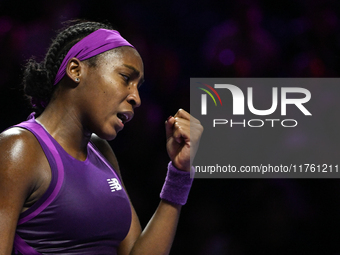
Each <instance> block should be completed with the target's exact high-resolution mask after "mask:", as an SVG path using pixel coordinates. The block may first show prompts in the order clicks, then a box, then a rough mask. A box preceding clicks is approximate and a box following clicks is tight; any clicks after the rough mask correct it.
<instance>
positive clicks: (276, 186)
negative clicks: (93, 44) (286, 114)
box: [0, 0, 340, 255]
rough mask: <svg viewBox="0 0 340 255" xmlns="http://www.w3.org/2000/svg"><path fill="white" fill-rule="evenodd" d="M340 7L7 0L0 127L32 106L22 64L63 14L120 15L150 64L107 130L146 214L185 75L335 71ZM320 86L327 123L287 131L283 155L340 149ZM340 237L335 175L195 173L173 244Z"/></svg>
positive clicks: (291, 244)
mask: <svg viewBox="0 0 340 255" xmlns="http://www.w3.org/2000/svg"><path fill="white" fill-rule="evenodd" d="M339 15H340V2H339V1H337V0H276V1H270V0H262V1H251V0H240V1H230V0H229V1H215V0H211V1H203V0H195V1H194V0H181V1H179V0H173V1H156V0H149V1H130V0H125V1H109V0H97V1H88V0H87V1H86V0H83V1H80V0H58V1H42V0H35V1H24V0H8V1H7V0H0V48H1V54H0V58H1V61H0V107H1V111H0V114H1V121H0V129H1V130H3V129H5V128H6V127H8V126H11V125H14V124H16V123H19V122H21V121H23V120H25V119H26V117H27V116H28V115H29V113H30V112H31V109H30V106H29V104H28V102H26V101H25V99H24V97H23V92H22V89H21V85H20V84H21V78H22V69H23V66H24V64H25V63H26V61H27V59H28V58H30V57H31V56H35V57H36V58H37V59H38V60H42V59H43V56H44V54H45V53H46V50H47V48H48V47H49V44H50V43H51V38H53V37H54V36H55V35H56V31H57V30H58V29H60V28H61V27H62V26H63V25H62V22H64V21H67V20H70V19H79V18H81V19H87V20H94V21H105V22H110V23H111V24H113V26H114V27H116V28H117V29H118V30H119V31H120V33H121V34H122V35H123V36H124V37H125V38H126V39H127V40H128V41H130V42H131V43H132V44H133V45H134V46H135V47H136V48H137V50H138V51H139V52H140V54H141V56H142V58H143V60H144V65H145V79H146V82H145V83H144V85H143V86H142V87H141V89H140V94H141V98H142V106H141V107H140V108H138V109H137V110H136V114H135V118H134V119H133V121H131V122H130V123H129V124H128V125H126V127H125V128H124V130H123V131H122V132H120V133H119V135H118V137H117V138H116V139H115V140H114V141H112V142H110V144H111V145H112V147H113V149H114V151H115V153H116V155H117V157H118V160H119V162H120V167H121V171H122V175H123V178H124V182H125V185H126V187H127V189H128V192H129V195H130V197H131V200H132V202H133V204H134V206H135V208H136V211H137V213H138V215H139V217H140V220H141V223H142V225H143V226H145V225H146V223H147V222H148V220H149V219H150V217H151V216H152V214H153V212H154V210H155V209H156V207H157V205H158V203H159V192H160V190H161V187H162V185H163V180H164V178H165V174H166V165H167V163H168V160H169V159H168V156H167V153H166V149H165V130H164V121H165V120H166V119H167V117H168V116H169V115H174V114H175V113H176V111H177V110H178V109H179V108H184V109H187V110H189V104H190V102H189V99H190V98H189V82H190V77H338V76H339V74H340V33H339V32H340V20H339V17H340V16H339ZM322 92H323V91H320V93H322ZM323 98H324V101H325V102H327V104H325V105H324V106H323V108H322V109H320V110H322V111H323V112H324V116H325V119H324V120H323V122H322V125H323V126H327V129H326V130H327V133H322V134H321V133H320V130H318V129H313V130H310V132H311V134H310V135H313V136H320V139H319V140H320V144H313V145H310V144H308V140H307V139H305V136H304V134H303V133H299V132H298V130H297V132H291V133H286V134H284V135H282V137H281V142H282V143H284V147H283V148H284V149H283V150H282V152H281V153H282V154H281V155H282V157H283V158H285V156H286V159H288V160H289V159H290V157H298V155H299V153H303V152H304V151H305V150H307V149H308V151H312V152H313V153H318V152H322V153H323V154H324V155H325V156H326V155H327V154H329V153H330V154H332V155H339V154H338V152H340V150H339V142H340V136H339V134H338V132H339V131H338V130H339V128H340V123H339V120H338V119H337V118H336V117H338V116H337V114H336V113H337V109H340V108H339V107H340V100H339V99H340V98H339V96H338V95H334V93H333V94H332V92H328V93H325V95H324V97H323ZM248 139H249V140H248V142H249V143H252V140H251V139H252V138H251V136H249V137H248ZM233 140H234V141H235V140H237V137H235V138H234V139H233ZM278 141H280V139H278ZM254 142H255V141H254ZM274 142H275V141H274ZM272 143H273V141H265V140H263V141H262V145H263V147H262V149H263V150H267V151H268V152H271V144H272ZM263 153H265V152H263ZM285 153H286V154H285ZM227 156H228V155H227V153H226V157H227ZM339 240H340V181H339V180H338V179H327V180H311V179H254V180H249V179H197V180H195V181H194V184H193V188H192V190H191V194H190V197H189V201H188V203H187V205H185V206H184V207H183V209H182V215H181V218H180V222H179V226H178V231H177V235H176V239H175V241H174V245H173V248H172V252H171V254H179V255H182V254H197V255H252V254H265V255H267V254H268V255H269V254H276V255H280V254H320V255H325V254H326V255H328V254H329V255H337V254H340V241H339Z"/></svg>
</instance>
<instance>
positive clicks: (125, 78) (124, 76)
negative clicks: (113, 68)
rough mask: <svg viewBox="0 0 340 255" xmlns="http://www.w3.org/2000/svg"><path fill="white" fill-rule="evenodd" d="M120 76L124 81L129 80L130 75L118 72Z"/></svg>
mask: <svg viewBox="0 0 340 255" xmlns="http://www.w3.org/2000/svg"><path fill="white" fill-rule="evenodd" d="M120 75H121V76H122V77H123V79H124V80H125V81H126V82H128V81H129V80H130V77H129V76H127V75H125V74H120Z"/></svg>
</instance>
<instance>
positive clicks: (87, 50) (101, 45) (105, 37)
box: [53, 28, 134, 85]
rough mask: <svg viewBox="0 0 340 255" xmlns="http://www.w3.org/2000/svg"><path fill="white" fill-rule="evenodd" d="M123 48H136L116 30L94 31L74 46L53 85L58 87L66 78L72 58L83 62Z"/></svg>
mask: <svg viewBox="0 0 340 255" xmlns="http://www.w3.org/2000/svg"><path fill="white" fill-rule="evenodd" d="M121 46H130V47H132V48H134V47H133V46H132V45H131V44H130V43H129V42H128V41H126V40H125V39H124V38H123V37H122V36H121V35H120V34H119V32H118V31H116V30H108V29H103V28H101V29H98V30H96V31H94V32H93V33H91V34H89V35H88V36H86V37H84V38H83V39H82V40H80V41H79V42H77V43H76V44H75V45H73V47H72V48H71V49H70V50H69V51H68V53H67V55H66V57H65V58H64V60H63V62H62V63H61V65H60V67H59V70H58V73H57V75H56V77H55V80H54V84H53V85H56V84H57V83H58V82H59V81H60V80H61V79H62V78H63V77H64V75H65V74H66V66H67V64H68V61H69V60H70V59H71V58H74V57H76V58H77V59H79V60H80V61H83V60H85V59H88V58H91V57H93V56H96V55H98V54H100V53H103V52H105V51H108V50H111V49H114V48H117V47H121Z"/></svg>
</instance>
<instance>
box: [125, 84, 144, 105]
mask: <svg viewBox="0 0 340 255" xmlns="http://www.w3.org/2000/svg"><path fill="white" fill-rule="evenodd" d="M127 101H128V102H129V103H130V104H131V105H132V106H133V108H137V107H139V106H140V105H141V104H142V102H141V99H140V97H139V91H138V89H137V88H134V89H133V91H131V93H130V94H129V95H128V97H127Z"/></svg>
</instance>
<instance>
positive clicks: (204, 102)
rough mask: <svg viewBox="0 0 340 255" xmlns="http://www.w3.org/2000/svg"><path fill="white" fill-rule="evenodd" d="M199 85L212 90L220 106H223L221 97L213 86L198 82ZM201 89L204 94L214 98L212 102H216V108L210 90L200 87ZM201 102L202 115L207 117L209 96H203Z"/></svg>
mask: <svg viewBox="0 0 340 255" xmlns="http://www.w3.org/2000/svg"><path fill="white" fill-rule="evenodd" d="M197 83H199V84H202V85H204V86H206V87H207V88H208V89H210V90H211V91H212V92H213V93H214V94H215V95H216V96H217V98H218V100H219V101H220V104H221V106H222V100H221V97H220V95H219V94H218V93H217V91H216V90H215V89H214V88H213V87H211V86H209V85H208V84H205V83H201V82H197ZM199 89H201V90H203V91H204V92H206V93H207V94H208V95H209V96H210V97H211V98H212V100H213V101H214V103H215V106H217V103H216V100H215V97H214V96H213V94H211V92H210V91H209V90H207V89H204V88H201V87H199ZM201 102H202V103H201V114H202V115H207V95H206V94H202V95H201Z"/></svg>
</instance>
